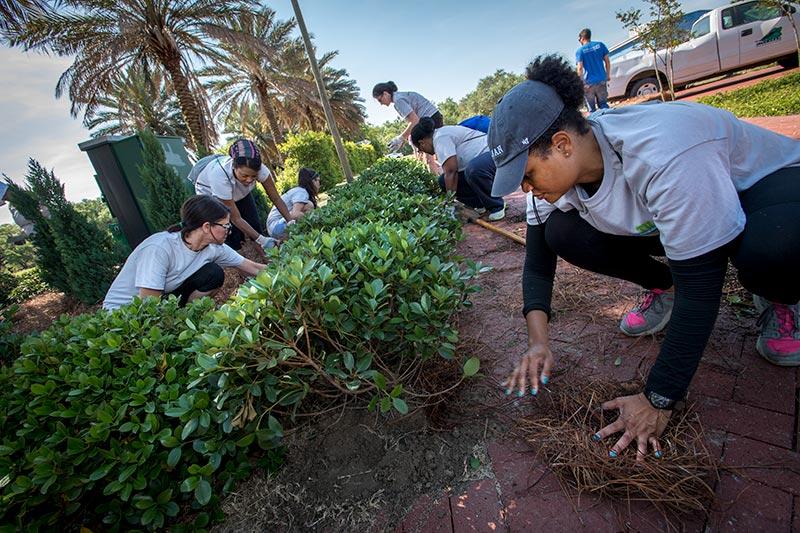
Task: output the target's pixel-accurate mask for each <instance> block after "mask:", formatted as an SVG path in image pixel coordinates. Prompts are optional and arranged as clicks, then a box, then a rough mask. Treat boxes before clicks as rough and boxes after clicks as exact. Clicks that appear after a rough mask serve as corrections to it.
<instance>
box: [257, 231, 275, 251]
mask: <svg viewBox="0 0 800 533" xmlns="http://www.w3.org/2000/svg"><path fill="white" fill-rule="evenodd" d="M256 243H257V244H259V245H260V246H261V247H262V248H264V249H265V250H266V249H267V248H274V247H275V246H277V244H278V241H277V240H275V239H273V238H272V237H267V236H266V235H259V236H258V239H256Z"/></svg>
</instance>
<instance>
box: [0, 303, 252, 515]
mask: <svg viewBox="0 0 800 533" xmlns="http://www.w3.org/2000/svg"><path fill="white" fill-rule="evenodd" d="M212 306H213V302H211V300H210V299H202V300H199V301H196V302H194V303H193V304H191V305H189V306H188V307H186V308H185V309H181V308H179V307H178V306H177V300H176V299H175V298H174V297H171V298H169V299H167V300H164V301H161V300H158V299H154V298H148V299H146V300H145V301H144V302H142V301H140V300H139V299H138V298H137V299H136V300H134V302H133V303H132V304H131V305H129V306H126V307H123V308H121V309H119V310H117V311H114V312H113V313H109V312H106V311H98V312H97V313H95V314H91V315H81V316H78V317H75V318H71V319H70V318H67V317H62V318H61V319H59V320H58V321H57V322H56V323H55V324H54V325H53V326H52V327H51V328H50V329H48V330H46V331H44V332H42V333H41V334H40V335H39V336H34V337H30V338H28V339H27V340H26V341H25V342H24V343H23V345H22V355H21V356H20V357H19V358H18V359H17V360H16V361H15V362H14V365H13V368H12V369H10V371H9V372H7V373H6V374H5V376H6V381H5V382H4V383H0V479H2V478H3V477H4V476H8V479H9V484H8V485H7V486H6V487H5V488H3V489H2V492H0V526H1V525H3V524H5V525H6V526H16V527H17V528H18V529H20V530H28V531H30V530H35V529H46V530H53V529H54V528H58V529H61V530H70V529H77V527H78V526H79V525H86V526H87V527H89V528H90V529H93V530H95V531H97V530H99V529H104V530H119V529H130V528H132V527H134V528H135V527H148V528H154V527H155V528H158V527H161V526H163V525H164V524H165V523H166V521H167V520H169V519H170V518H171V517H175V516H177V514H178V512H179V510H180V509H181V508H183V509H184V511H185V510H188V509H190V508H191V509H201V508H203V506H204V505H206V504H208V503H209V502H212V503H214V504H215V503H216V502H217V497H216V496H215V495H214V493H215V491H218V490H219V489H220V488H221V489H222V490H223V491H224V490H225V489H228V488H230V487H231V486H232V484H233V481H234V480H235V479H238V478H241V477H243V476H245V475H246V474H247V473H248V471H249V465H248V462H247V461H246V460H245V455H244V452H245V450H246V446H245V445H244V444H241V443H240V445H237V444H236V436H235V435H232V434H227V433H226V432H230V431H232V420H231V419H230V417H229V415H228V413H227V412H225V411H220V410H218V409H215V408H214V407H213V406H212V402H211V398H210V397H209V395H208V392H207V390H206V387H205V384H204V383H203V384H195V386H194V388H191V389H188V381H189V379H190V378H189V377H188V376H189V374H190V372H191V370H192V367H193V364H194V357H193V354H192V353H190V352H189V351H188V349H189V347H190V345H191V343H192V342H193V341H194V337H195V335H196V333H195V332H194V331H193V330H192V329H187V328H188V325H189V324H191V325H192V327H194V324H198V323H200V321H201V320H202V317H203V316H204V315H205V314H207V313H208V312H209V311H210V309H211V308H212ZM0 380H2V378H0ZM212 476H213V477H212ZM198 520H199V522H200V525H202V524H203V523H205V522H207V521H208V516H206V515H202V514H201V515H199V516H198Z"/></svg>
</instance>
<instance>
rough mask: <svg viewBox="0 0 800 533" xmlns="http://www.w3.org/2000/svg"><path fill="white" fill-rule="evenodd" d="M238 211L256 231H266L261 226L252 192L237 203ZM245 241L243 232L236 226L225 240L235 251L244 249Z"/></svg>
mask: <svg viewBox="0 0 800 533" xmlns="http://www.w3.org/2000/svg"><path fill="white" fill-rule="evenodd" d="M236 209H238V210H239V214H240V215H241V216H242V218H243V219H245V220H246V221H247V223H248V224H250V226H251V227H252V228H253V229H254V230H256V231H257V232H259V233H261V232H263V231H264V228H263V227H262V226H261V219H260V218H259V217H258V209H257V208H256V200H255V198H253V192H252V191H251V192H249V193H248V194H247V196H245V197H244V198H242V199H241V200H239V201H238V202H236ZM243 241H244V233H242V230H240V229H239V228H237V227H236V226H233V227H232V228H231V232H230V233H229V234H228V237H227V238H226V239H225V244H227V245H228V246H230V247H231V248H233V249H234V250H238V249H239V248H241V247H242V242H243Z"/></svg>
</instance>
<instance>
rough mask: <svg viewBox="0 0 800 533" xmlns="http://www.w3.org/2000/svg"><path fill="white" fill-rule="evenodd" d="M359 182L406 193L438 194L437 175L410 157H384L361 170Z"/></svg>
mask: <svg viewBox="0 0 800 533" xmlns="http://www.w3.org/2000/svg"><path fill="white" fill-rule="evenodd" d="M358 181H359V182H367V183H370V184H372V185H375V186H379V187H384V188H387V189H391V190H396V191H401V192H404V193H407V194H429V195H436V194H440V192H441V191H440V189H439V183H438V182H437V177H436V176H434V175H433V173H431V171H430V170H428V168H427V167H426V166H425V165H424V164H422V163H420V162H419V161H417V160H416V159H413V158H410V157H384V158H382V159H379V160H378V161H377V163H375V164H374V165H372V166H371V167H370V168H368V169H366V170H365V171H363V172H361V174H360V175H359V177H358Z"/></svg>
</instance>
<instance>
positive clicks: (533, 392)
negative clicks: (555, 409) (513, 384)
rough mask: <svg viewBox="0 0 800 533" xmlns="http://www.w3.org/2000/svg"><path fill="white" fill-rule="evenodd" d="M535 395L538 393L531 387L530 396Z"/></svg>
mask: <svg viewBox="0 0 800 533" xmlns="http://www.w3.org/2000/svg"><path fill="white" fill-rule="evenodd" d="M537 394H539V391H538V390H536V387H531V395H533V396H536V395H537Z"/></svg>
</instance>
